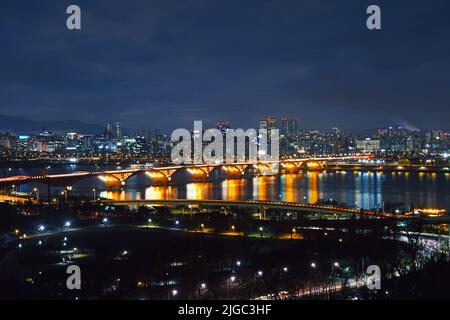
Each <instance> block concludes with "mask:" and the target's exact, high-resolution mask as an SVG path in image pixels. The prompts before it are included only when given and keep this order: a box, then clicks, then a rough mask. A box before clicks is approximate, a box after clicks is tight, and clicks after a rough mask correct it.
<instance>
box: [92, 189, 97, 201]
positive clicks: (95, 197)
mask: <svg viewBox="0 0 450 320" xmlns="http://www.w3.org/2000/svg"><path fill="white" fill-rule="evenodd" d="M92 193H93V200H94V201H95V200H96V199H97V194H96V190H95V188H93V189H92Z"/></svg>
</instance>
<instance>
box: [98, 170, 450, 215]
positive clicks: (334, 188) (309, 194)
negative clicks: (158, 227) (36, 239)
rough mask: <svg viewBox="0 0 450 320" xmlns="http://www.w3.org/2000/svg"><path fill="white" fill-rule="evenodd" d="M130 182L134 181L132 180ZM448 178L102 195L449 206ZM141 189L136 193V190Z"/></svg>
mask: <svg viewBox="0 0 450 320" xmlns="http://www.w3.org/2000/svg"><path fill="white" fill-rule="evenodd" d="M133 179H134V178H133ZM449 182H450V178H449V175H448V174H425V173H382V172H333V173H316V172H310V173H304V174H286V175H281V176H279V177H277V176H261V177H254V178H249V179H228V180H222V181H214V182H192V183H187V184H185V185H176V186H168V187H165V186H150V187H149V186H145V185H141V184H140V183H138V182H137V181H136V182H134V183H131V182H130V183H127V187H126V189H125V191H103V192H101V193H100V196H102V197H105V198H110V199H121V200H123V199H177V198H179V199H224V200H253V199H254V200H258V199H259V200H274V201H289V202H302V203H315V202H317V201H318V200H319V199H325V200H328V199H333V200H336V201H338V202H340V203H346V204H347V205H351V206H353V205H355V206H357V207H363V208H374V207H381V206H382V204H383V202H386V203H387V202H398V203H404V204H405V205H406V206H408V205H409V204H410V203H411V204H413V205H415V206H428V207H443V208H450V196H449V192H448V191H449V190H448V189H449V187H448V184H449ZM141 189H142V190H143V191H142V192H140V190H141Z"/></svg>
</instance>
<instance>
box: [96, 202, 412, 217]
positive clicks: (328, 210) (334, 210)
mask: <svg viewBox="0 0 450 320" xmlns="http://www.w3.org/2000/svg"><path fill="white" fill-rule="evenodd" d="M93 203H101V204H103V205H122V206H136V207H141V206H148V205H150V206H175V207H176V206H178V207H180V206H189V207H192V206H196V207H203V208H205V207H207V208H209V207H220V208H222V207H227V208H228V207H239V208H249V209H257V210H260V213H261V214H262V218H263V219H264V218H265V212H266V211H267V210H270V209H274V210H285V211H290V212H304V213H314V214H318V215H322V214H331V215H335V214H338V215H339V214H340V215H344V214H346V215H352V216H353V215H356V216H358V215H360V216H365V217H372V218H392V219H397V218H400V217H398V216H396V215H393V214H390V213H380V212H375V211H370V210H364V209H354V208H345V207H338V206H325V205H316V204H303V203H297V202H280V201H266V200H247V201H227V200H191V199H173V200H145V199H144V200H102V201H100V202H98V201H95V202H93ZM402 218H404V217H402Z"/></svg>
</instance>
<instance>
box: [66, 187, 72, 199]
mask: <svg viewBox="0 0 450 320" xmlns="http://www.w3.org/2000/svg"><path fill="white" fill-rule="evenodd" d="M70 191H72V186H66V202H67V200H69V192H70Z"/></svg>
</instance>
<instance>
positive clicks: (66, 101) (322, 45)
mask: <svg viewBox="0 0 450 320" xmlns="http://www.w3.org/2000/svg"><path fill="white" fill-rule="evenodd" d="M77 4H78V5H79V6H80V7H81V8H82V12H83V28H82V30H81V31H79V32H70V31H68V30H67V29H66V28H65V25H64V23H65V19H66V14H65V10H66V7H67V4H66V3H61V4H57V5H55V4H54V3H52V2H51V1H40V2H39V3H35V4H27V7H28V9H29V11H28V12H39V14H26V13H24V12H23V10H22V9H23V7H22V5H21V4H20V2H15V3H13V2H8V3H5V4H2V10H1V19H0V26H1V30H2V34H1V37H2V42H3V43H4V47H5V48H7V50H2V52H1V53H0V61H2V76H1V78H0V81H1V89H0V113H1V114H10V115H15V116H22V117H29V118H32V119H38V120H48V121H53V120H61V114H64V118H65V119H75V120H81V121H84V122H91V123H103V122H104V119H105V118H106V119H115V120H117V121H121V122H122V123H124V124H125V125H126V126H127V127H132V128H148V127H150V128H156V127H157V128H161V129H163V130H169V129H172V128H178V127H186V126H187V125H189V124H191V123H193V121H194V120H203V121H204V122H205V123H214V122H215V121H217V120H220V119H229V121H230V122H233V126H234V127H244V128H245V127H250V126H252V125H253V124H254V123H257V121H258V120H259V119H260V118H261V116H264V115H267V114H272V115H273V116H275V117H277V118H280V117H281V116H283V115H291V114H292V115H297V116H299V117H300V119H304V124H308V128H307V129H311V128H315V129H318V130H323V129H325V128H331V127H333V126H339V127H341V128H343V129H353V128H365V127H368V126H370V127H383V126H386V125H389V124H391V123H393V124H399V125H402V124H404V123H410V124H411V125H412V126H419V127H424V128H427V129H435V128H442V129H448V127H447V126H448V124H447V123H448V121H447V119H448V118H449V115H450V114H449V109H448V102H449V94H448V90H447V88H446V83H448V81H449V80H450V79H449V73H448V72H446V70H448V67H449V62H450V61H449V59H450V58H449V57H450V55H449V54H448V53H449V51H450V48H449V43H448V41H446V36H447V34H446V30H448V27H449V24H450V22H449V21H448V19H447V15H446V13H447V12H449V10H450V5H449V4H448V2H446V1H435V2H433V4H427V6H422V5H418V4H419V2H418V1H412V2H408V5H406V6H405V5H403V4H401V3H392V2H387V1H379V3H378V4H379V5H380V6H381V8H382V19H383V29H382V30H379V31H377V32H370V31H368V30H367V29H366V27H365V20H366V18H367V15H366V13H365V10H366V8H367V5H368V4H370V3H369V2H367V1H362V2H361V1H352V2H350V3H346V4H345V5H343V4H340V3H337V2H334V1H323V2H320V3H311V2H298V1H297V2H288V3H284V4H279V3H275V2H272V1H263V2H260V1H258V2H256V1H250V2H246V3H244V4H243V3H238V2H235V1H234V2H233V1H231V2H227V3H220V2H214V1H199V0H195V1H184V2H183V3H182V4H181V3H179V2H177V1H175V2H174V3H165V4H161V3H156V2H145V3H139V4H123V3H121V2H119V1H115V2H112V1H108V2H106V1H96V2H95V3H92V2H88V1H84V0H80V1H78V3H77ZM414 4H416V5H414ZM230 17H232V19H230ZM416 20H420V21H421V23H416V24H413V23H411V21H416ZM43 43H45V45H42V44H43ZM425 112H426V114H425ZM424 114H425V115H426V116H424ZM130 124H132V125H130Z"/></svg>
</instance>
